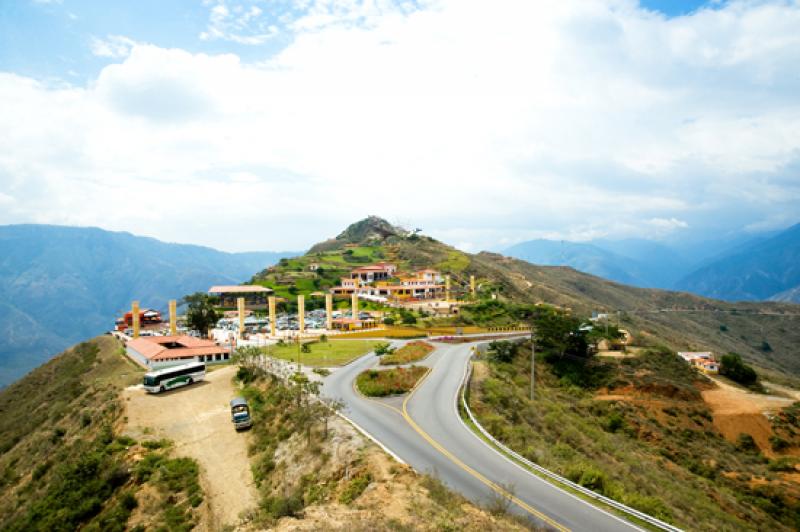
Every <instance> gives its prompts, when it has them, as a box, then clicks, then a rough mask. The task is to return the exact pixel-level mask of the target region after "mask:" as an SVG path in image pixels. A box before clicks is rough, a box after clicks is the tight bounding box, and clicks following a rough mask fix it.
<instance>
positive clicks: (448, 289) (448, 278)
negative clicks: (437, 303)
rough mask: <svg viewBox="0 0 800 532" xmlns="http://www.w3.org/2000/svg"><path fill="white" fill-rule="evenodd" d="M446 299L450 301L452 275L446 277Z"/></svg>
mask: <svg viewBox="0 0 800 532" xmlns="http://www.w3.org/2000/svg"><path fill="white" fill-rule="evenodd" d="M444 299H445V301H450V275H449V274H448V275H445V276H444Z"/></svg>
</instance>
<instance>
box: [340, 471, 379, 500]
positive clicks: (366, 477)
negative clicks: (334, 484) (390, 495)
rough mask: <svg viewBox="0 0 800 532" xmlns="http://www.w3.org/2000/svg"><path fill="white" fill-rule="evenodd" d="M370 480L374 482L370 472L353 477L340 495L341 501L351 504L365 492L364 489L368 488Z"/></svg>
mask: <svg viewBox="0 0 800 532" xmlns="http://www.w3.org/2000/svg"><path fill="white" fill-rule="evenodd" d="M370 482H372V476H371V475H370V474H369V473H364V474H361V475H358V476H356V477H353V478H352V479H350V481H349V482H348V483H347V486H345V488H344V491H342V494H341V495H340V496H339V502H340V503H342V504H350V503H351V502H353V501H354V500H356V499H357V498H358V497H359V496H360V495H361V494H362V493H364V490H365V489H367V486H369V483H370Z"/></svg>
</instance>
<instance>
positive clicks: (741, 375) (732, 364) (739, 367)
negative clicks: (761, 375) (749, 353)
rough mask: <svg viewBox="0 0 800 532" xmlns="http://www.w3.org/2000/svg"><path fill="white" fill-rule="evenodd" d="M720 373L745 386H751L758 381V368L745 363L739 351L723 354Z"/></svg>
mask: <svg viewBox="0 0 800 532" xmlns="http://www.w3.org/2000/svg"><path fill="white" fill-rule="evenodd" d="M719 373H720V375H725V376H726V377H728V378H729V379H731V380H732V381H736V382H738V383H739V384H742V385H744V386H751V385H753V384H755V383H756V382H757V381H758V374H757V373H756V370H754V369H753V368H752V367H750V366H749V365H747V364H745V363H744V361H742V357H741V355H739V354H737V353H728V354H727V355H722V360H721V361H720V366H719Z"/></svg>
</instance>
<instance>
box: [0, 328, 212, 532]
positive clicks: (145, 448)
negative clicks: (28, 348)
mask: <svg viewBox="0 0 800 532" xmlns="http://www.w3.org/2000/svg"><path fill="white" fill-rule="evenodd" d="M141 374H142V371H141V370H139V369H138V368H136V367H135V366H134V365H133V364H132V363H131V362H130V361H128V360H127V359H126V358H125V357H124V355H123V354H122V353H121V349H120V344H119V343H118V342H117V341H116V340H115V339H113V338H112V337H108V336H106V337H100V338H96V339H94V340H91V341H88V342H84V343H81V344H78V345H77V346H75V347H74V348H72V349H70V350H68V351H66V352H64V353H63V354H61V355H59V356H58V357H56V358H54V359H53V360H51V361H50V362H48V363H47V364H45V365H44V366H42V367H40V368H38V369H36V370H34V371H33V372H31V373H30V374H29V375H27V376H26V377H24V378H23V379H21V380H20V381H18V382H16V383H14V384H13V385H11V386H10V387H9V388H7V389H6V390H3V391H2V392H0V442H1V444H2V448H3V453H2V455H1V456H0V471H2V480H0V495H1V497H0V529H2V530H9V531H37V530H41V531H59V530H64V531H66V530H77V529H81V530H87V531H95V530H97V531H99V530H103V531H120V532H121V531H123V530H145V529H153V530H156V529H159V528H160V529H163V530H178V531H181V530H190V529H191V528H192V526H194V524H196V522H197V507H198V506H199V505H200V504H202V502H203V494H202V491H201V489H200V486H199V484H198V476H197V473H198V471H197V465H196V463H194V462H193V461H191V460H188V459H185V458H173V457H171V456H170V452H169V450H170V445H169V442H165V441H142V442H136V441H134V440H132V439H131V438H128V437H126V436H123V435H121V434H119V433H118V432H117V431H116V429H115V427H118V426H119V424H120V422H124V419H122V415H123V414H122V405H121V404H120V401H119V399H118V396H119V391H120V389H121V388H122V387H123V386H125V385H129V384H132V383H135V382H138V381H139V380H140V379H141ZM137 527H138V528H137Z"/></svg>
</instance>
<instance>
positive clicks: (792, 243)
mask: <svg viewBox="0 0 800 532" xmlns="http://www.w3.org/2000/svg"><path fill="white" fill-rule="evenodd" d="M503 253H505V254H507V255H509V256H512V257H516V258H519V259H522V260H526V261H528V262H532V263H535V264H541V265H549V266H570V267H572V268H575V269H576V270H578V271H581V272H585V273H590V274H592V275H597V276H599V277H603V278H605V279H610V280H613V281H617V282H620V283H624V284H628V285H631V286H638V287H644V288H662V289H672V290H682V291H686V292H692V293H694V294H698V295H703V296H707V297H713V298H716V299H722V300H725V301H766V300H774V301H787V302H800V271H798V267H797V263H798V258H800V224H798V225H795V226H793V227H790V228H788V229H786V230H784V231H780V232H772V233H764V234H761V235H758V236H747V235H744V234H742V235H736V236H735V237H733V238H721V239H718V240H714V241H703V242H672V243H658V242H653V241H648V240H636V239H629V240H619V241H613V240H594V241H590V242H568V241H553V240H530V241H527V242H522V243H519V244H516V245H514V246H511V247H509V248H507V249H505V250H504V251H503Z"/></svg>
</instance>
